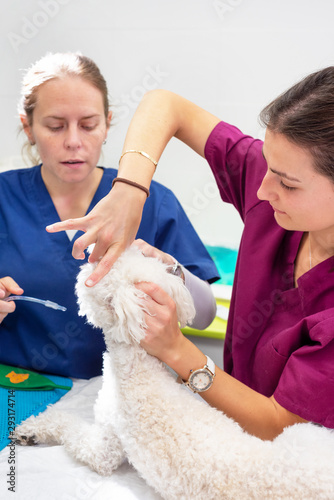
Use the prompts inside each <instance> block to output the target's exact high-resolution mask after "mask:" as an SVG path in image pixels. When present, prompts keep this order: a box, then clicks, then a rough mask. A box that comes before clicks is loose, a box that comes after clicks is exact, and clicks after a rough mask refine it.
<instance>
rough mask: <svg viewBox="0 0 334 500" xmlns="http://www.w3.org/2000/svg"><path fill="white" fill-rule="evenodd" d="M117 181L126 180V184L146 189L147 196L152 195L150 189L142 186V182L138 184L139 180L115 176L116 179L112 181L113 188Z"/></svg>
mask: <svg viewBox="0 0 334 500" xmlns="http://www.w3.org/2000/svg"><path fill="white" fill-rule="evenodd" d="M115 182H124V184H129V186H133V187H136V188H138V189H141V190H142V191H144V193H145V194H146V196H147V198H148V197H149V196H150V192H149V190H148V189H147V188H146V187H145V186H142V185H141V184H138V183H137V182H133V181H130V180H129V179H124V178H123V177H115V179H114V180H113V181H112V185H111V187H112V188H113V187H114V184H115Z"/></svg>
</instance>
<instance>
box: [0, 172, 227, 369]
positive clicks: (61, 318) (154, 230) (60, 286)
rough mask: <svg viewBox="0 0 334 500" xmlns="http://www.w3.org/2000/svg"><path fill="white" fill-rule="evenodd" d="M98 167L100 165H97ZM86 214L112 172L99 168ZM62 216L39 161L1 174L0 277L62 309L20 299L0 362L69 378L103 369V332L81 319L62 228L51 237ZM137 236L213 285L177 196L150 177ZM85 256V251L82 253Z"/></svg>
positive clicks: (0, 336) (210, 267)
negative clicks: (51, 228)
mask: <svg viewBox="0 0 334 500" xmlns="http://www.w3.org/2000/svg"><path fill="white" fill-rule="evenodd" d="M99 168H102V167H99ZM103 170H104V173H103V176H102V179H101V182H100V185H99V187H98V189H97V191H96V193H95V196H94V198H93V200H92V203H91V205H90V207H89V209H88V212H89V211H90V210H91V209H92V208H93V207H94V206H95V205H96V204H97V203H98V201H100V200H101V199H102V198H103V197H104V196H106V195H107V194H108V193H109V191H110V188H111V183H112V181H113V179H114V178H115V177H116V175H117V171H116V170H114V169H103ZM57 221H59V216H58V213H57V211H56V209H55V207H54V204H53V202H52V200H51V197H50V195H49V193H48V191H47V189H46V187H45V184H44V182H43V180H42V177H41V168H40V165H39V166H36V167H32V168H28V169H19V170H12V171H8V172H4V173H2V174H0V277H4V276H11V277H12V278H13V279H14V280H15V281H16V282H17V283H18V284H19V285H20V286H21V287H22V288H23V289H24V295H29V296H32V297H37V298H41V299H47V300H51V301H54V302H57V303H58V304H60V305H62V306H65V307H66V308H67V311H66V312H62V311H57V310H53V309H50V308H46V307H45V306H42V305H39V304H34V303H31V302H24V301H17V302H16V310H15V312H14V313H11V314H8V315H7V316H6V318H5V319H4V320H3V322H2V323H1V324H0V362H1V363H5V364H10V365H14V366H22V367H24V368H28V369H29V368H30V369H33V370H37V371H41V372H45V373H53V374H58V375H63V376H69V377H74V378H90V377H93V376H96V375H99V374H100V373H101V370H102V352H103V351H104V350H105V344H104V340H103V335H102V332H101V331H100V330H98V329H93V328H92V327H91V326H89V325H87V324H86V323H85V320H84V318H81V317H79V316H78V312H77V311H78V307H77V304H76V297H75V294H74V285H75V280H76V275H77V273H78V271H79V268H80V266H81V265H82V264H83V261H82V260H76V259H74V258H73V257H72V247H73V242H74V241H75V239H77V238H78V237H79V236H80V235H81V234H82V232H79V231H78V232H77V233H76V235H75V237H74V239H73V240H72V241H70V240H69V238H68V236H67V234H66V232H64V231H62V232H60V233H55V234H49V233H47V232H46V230H45V227H46V226H47V225H49V224H52V223H54V222H57ZM137 238H141V239H143V240H145V241H147V242H148V243H149V244H151V245H153V246H155V247H157V248H159V249H161V250H162V251H164V252H167V253H169V254H171V255H173V256H174V257H175V258H176V259H177V260H178V261H179V262H181V263H182V264H183V265H184V266H185V267H186V268H187V269H189V271H191V272H192V273H193V274H195V275H197V276H198V277H200V278H201V279H204V280H208V281H209V282H214V281H216V280H217V279H218V278H219V275H218V272H217V269H216V266H215V264H214V263H213V261H212V259H211V258H210V256H209V254H208V252H207V251H206V249H205V247H204V245H203V243H202V242H201V240H200V239H199V237H198V235H197V234H196V232H195V230H194V228H193V227H192V225H191V223H190V221H189V219H188V218H187V216H186V214H185V212H184V211H183V209H182V207H181V205H180V203H179V202H178V200H177V199H176V197H175V196H174V194H173V193H172V192H171V191H170V190H169V189H167V188H165V187H164V186H162V185H160V184H158V183H156V182H153V183H152V185H151V189H150V197H149V198H148V199H147V201H146V203H145V206H144V211H143V217H142V221H141V224H140V228H139V230H138V233H137ZM86 259H87V255H86Z"/></svg>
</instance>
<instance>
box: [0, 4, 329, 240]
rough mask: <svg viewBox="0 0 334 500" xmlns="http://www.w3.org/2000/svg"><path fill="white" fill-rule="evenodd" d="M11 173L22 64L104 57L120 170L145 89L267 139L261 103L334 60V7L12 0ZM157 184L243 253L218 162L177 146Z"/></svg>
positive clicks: (5, 50) (3, 163) (7, 62)
mask: <svg viewBox="0 0 334 500" xmlns="http://www.w3.org/2000/svg"><path fill="white" fill-rule="evenodd" d="M0 6H1V18H0V36H1V43H0V56H1V59H0V60H1V66H2V76H1V80H0V107H1V110H2V115H1V120H0V137H1V154H0V168H1V169H5V168H6V169H7V168H12V167H17V166H19V165H21V163H22V161H21V159H20V149H21V144H22V140H21V139H20V138H18V137H17V127H18V117H17V114H16V103H17V100H18V96H19V91H20V80H21V75H22V72H21V70H22V69H25V68H26V67H28V66H30V64H32V63H33V62H34V61H35V60H36V59H37V58H39V57H41V56H42V55H44V54H45V53H46V52H47V51H51V52H55V51H76V50H80V51H81V52H82V53H84V54H85V55H88V56H90V57H92V58H93V59H94V60H95V61H96V62H97V64H98V65H99V66H100V68H101V70H102V72H103V74H104V76H105V77H106V79H107V81H108V84H109V89H110V94H111V96H112V100H113V102H114V104H115V107H114V111H115V115H116V120H115V126H114V128H113V129H112V131H111V133H110V136H109V140H108V143H107V145H106V146H105V154H104V160H103V162H104V165H105V166H113V167H117V161H118V158H119V155H120V152H121V148H122V142H123V138H124V135H125V131H126V129H127V126H128V123H129V120H130V118H131V115H132V113H133V111H134V109H135V107H136V105H137V103H138V101H139V99H140V97H141V95H142V94H143V92H144V91H145V90H149V88H156V87H162V88H166V89H170V90H172V91H174V92H177V93H179V94H182V95H184V96H185V97H187V98H188V99H190V100H193V101H195V102H196V103H197V104H199V105H201V106H203V107H205V108H206V109H208V110H210V111H211V112H213V113H215V114H217V115H218V116H220V117H221V118H222V119H224V120H227V121H230V122H232V123H234V124H235V125H237V126H239V127H240V128H241V129H242V130H243V131H244V132H247V133H249V134H253V135H255V136H261V133H262V131H261V130H260V127H259V125H258V122H257V116H258V113H259V112H260V110H261V108H262V107H263V106H264V105H265V104H266V103H267V102H269V101H270V100H271V99H272V98H273V97H275V96H276V95H277V94H278V93H280V92H281V91H283V90H284V89H285V88H287V87H288V86H290V85H291V84H293V83H294V82H295V81H297V80H298V79H299V78H301V77H302V76H304V75H305V74H307V73H309V72H311V71H314V70H317V69H319V68H321V67H324V66H327V65H332V64H333V62H334V61H333V59H334V51H333V49H334V47H333V45H334V43H333V42H334V30H333V18H334V3H333V2H332V1H331V0H316V1H315V0H276V1H274V0H273V1H271V0H165V1H163V0H140V1H139V0H10V1H8V0H0ZM156 180H159V181H160V182H163V183H164V184H166V185H167V186H169V187H170V188H172V189H173V190H174V192H175V193H176V194H177V196H178V198H179V199H180V201H181V202H182V204H183V205H184V207H185V209H186V211H187V213H188V215H189V217H190V219H191V221H192V222H193V224H194V226H195V228H196V229H197V231H198V232H199V234H200V236H201V237H202V239H203V240H204V242H205V243H207V244H228V245H233V246H236V245H237V244H238V241H239V237H240V233H241V230H242V224H241V222H240V221H239V217H238V215H237V214H236V213H235V212H234V210H233V209H231V208H230V207H227V206H224V205H223V204H222V202H221V201H220V199H219V197H218V194H217V191H216V190H215V188H214V181H213V177H212V176H211V173H210V170H209V168H208V167H207V165H206V162H205V161H204V160H203V159H201V158H199V157H197V156H196V155H195V154H194V153H193V152H192V151H190V150H188V149H187V148H186V147H185V146H184V145H182V144H179V143H178V142H177V141H176V140H173V141H172V142H171V144H170V145H169V146H168V148H167V150H166V151H165V153H164V155H163V157H162V160H161V162H160V165H159V167H158V172H157V175H156Z"/></svg>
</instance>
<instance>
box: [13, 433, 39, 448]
mask: <svg viewBox="0 0 334 500" xmlns="http://www.w3.org/2000/svg"><path fill="white" fill-rule="evenodd" d="M10 439H11V440H12V441H13V442H14V443H15V444H18V445H20V446H34V445H36V444H38V442H37V439H36V436H35V435H34V434H32V435H31V436H25V435H24V434H21V433H20V432H16V430H15V431H14V432H13V434H11V435H10Z"/></svg>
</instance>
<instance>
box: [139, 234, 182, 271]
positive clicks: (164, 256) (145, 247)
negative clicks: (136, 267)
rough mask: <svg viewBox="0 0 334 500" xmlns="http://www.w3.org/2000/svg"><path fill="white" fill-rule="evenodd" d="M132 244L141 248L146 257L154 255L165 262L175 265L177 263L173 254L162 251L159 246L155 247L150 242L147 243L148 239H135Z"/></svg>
mask: <svg viewBox="0 0 334 500" xmlns="http://www.w3.org/2000/svg"><path fill="white" fill-rule="evenodd" d="M131 246H134V247H137V248H139V250H140V251H141V252H142V254H143V255H145V257H154V258H156V259H159V260H160V261H161V262H163V263H164V264H167V265H170V266H173V265H174V264H175V259H174V258H173V257H172V256H171V255H169V254H168V253H165V252H162V251H161V250H159V249H158V248H155V247H153V246H152V245H150V244H149V243H146V241H144V240H141V239H138V240H135V241H134V242H133V243H132V245H131Z"/></svg>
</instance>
